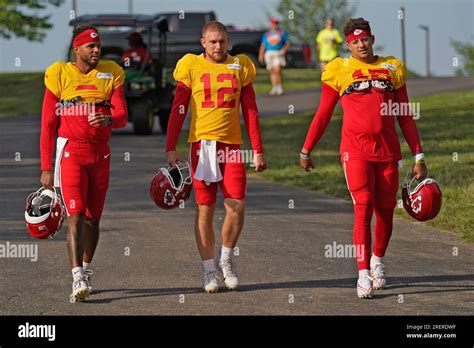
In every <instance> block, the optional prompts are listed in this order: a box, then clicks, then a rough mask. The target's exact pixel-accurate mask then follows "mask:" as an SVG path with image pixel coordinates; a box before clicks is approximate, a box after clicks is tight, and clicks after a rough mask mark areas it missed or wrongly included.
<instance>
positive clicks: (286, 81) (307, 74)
mask: <svg viewBox="0 0 474 348" xmlns="http://www.w3.org/2000/svg"><path fill="white" fill-rule="evenodd" d="M281 76H282V81H283V89H284V90H286V91H289V90H298V89H305V88H312V87H321V74H320V71H319V69H283V70H282V74H281ZM254 88H255V92H256V93H268V92H269V91H270V89H271V84H270V75H269V73H268V71H267V70H265V69H257V76H256V77H255V82H254Z"/></svg>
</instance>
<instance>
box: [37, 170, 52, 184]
mask: <svg viewBox="0 0 474 348" xmlns="http://www.w3.org/2000/svg"><path fill="white" fill-rule="evenodd" d="M40 182H41V185H43V187H44V188H47V189H52V188H53V184H54V176H53V171H52V170H43V171H42V172H41V179H40Z"/></svg>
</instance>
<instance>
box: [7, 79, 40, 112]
mask: <svg viewBox="0 0 474 348" xmlns="http://www.w3.org/2000/svg"><path fill="white" fill-rule="evenodd" d="M43 94H44V84H43V73H42V72H38V73H2V74H0V95H1V96H2V97H1V99H0V116H10V115H33V114H37V115H39V114H41V105H42V103H43Z"/></svg>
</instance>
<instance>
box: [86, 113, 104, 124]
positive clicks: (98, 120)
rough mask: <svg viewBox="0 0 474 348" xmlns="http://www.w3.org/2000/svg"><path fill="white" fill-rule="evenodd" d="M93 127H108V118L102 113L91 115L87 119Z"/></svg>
mask: <svg viewBox="0 0 474 348" xmlns="http://www.w3.org/2000/svg"><path fill="white" fill-rule="evenodd" d="M87 121H89V125H90V126H91V127H99V126H104V127H106V126H107V123H108V121H107V117H106V115H104V114H103V113H102V112H96V113H91V114H90V115H89V117H88V118H87Z"/></svg>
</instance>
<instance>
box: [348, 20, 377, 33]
mask: <svg viewBox="0 0 474 348" xmlns="http://www.w3.org/2000/svg"><path fill="white" fill-rule="evenodd" d="M356 29H361V30H367V31H371V30H370V25H369V22H368V21H366V20H365V19H364V18H352V19H350V20H349V21H348V22H347V23H346V25H345V26H344V35H345V36H347V35H349V34H350V33H352V32H354V30H356Z"/></svg>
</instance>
